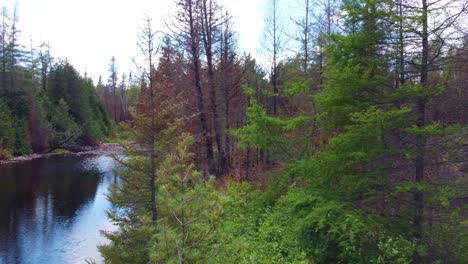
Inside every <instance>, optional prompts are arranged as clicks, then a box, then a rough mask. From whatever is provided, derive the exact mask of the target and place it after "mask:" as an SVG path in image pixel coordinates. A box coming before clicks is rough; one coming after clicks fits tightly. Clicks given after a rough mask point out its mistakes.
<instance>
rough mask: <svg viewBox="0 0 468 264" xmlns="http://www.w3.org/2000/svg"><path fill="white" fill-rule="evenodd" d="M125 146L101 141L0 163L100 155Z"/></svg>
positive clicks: (120, 149)
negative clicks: (94, 145) (91, 144)
mask: <svg viewBox="0 0 468 264" xmlns="http://www.w3.org/2000/svg"><path fill="white" fill-rule="evenodd" d="M122 150H123V148H122V146H121V145H120V144H118V143H101V144H99V145H98V146H96V147H91V146H86V147H83V148H81V149H80V150H79V151H76V152H61V153H34V154H31V155H25V156H18V157H14V158H11V159H8V160H0V165H2V164H10V163H18V162H23V161H29V160H34V159H39V158H44V157H50V156H57V155H77V156H81V155H99V154H112V153H118V152H120V151H122Z"/></svg>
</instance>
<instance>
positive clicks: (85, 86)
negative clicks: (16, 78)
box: [47, 62, 111, 144]
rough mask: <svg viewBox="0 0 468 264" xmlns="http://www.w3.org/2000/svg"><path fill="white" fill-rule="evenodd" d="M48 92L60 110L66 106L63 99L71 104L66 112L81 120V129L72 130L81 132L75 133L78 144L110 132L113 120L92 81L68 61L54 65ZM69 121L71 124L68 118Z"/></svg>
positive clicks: (86, 142)
mask: <svg viewBox="0 0 468 264" xmlns="http://www.w3.org/2000/svg"><path fill="white" fill-rule="evenodd" d="M47 96H48V98H49V99H50V101H51V104H52V105H57V106H58V107H59V108H62V109H60V110H63V103H61V101H62V100H63V101H64V102H65V103H66V105H67V106H68V107H69V109H68V111H67V112H66V113H65V114H69V115H70V116H71V119H73V120H74V121H75V122H76V124H79V128H80V130H74V131H73V132H81V133H80V134H77V135H76V138H77V139H79V142H78V143H79V144H94V143H95V142H96V141H98V140H102V139H104V137H105V136H107V135H108V134H109V133H110V131H111V122H110V120H109V118H108V115H107V114H106V112H105V110H104V107H103V105H102V103H101V102H100V100H99V98H98V96H97V94H96V90H95V88H94V86H93V84H92V81H91V80H90V79H86V78H81V76H80V75H79V73H78V72H77V71H76V70H75V69H74V68H73V66H72V65H70V64H69V63H68V62H62V63H59V64H57V65H55V66H54V67H53V68H52V70H51V72H50V76H49V82H48V87H47ZM60 104H62V106H61V105H60ZM68 119H70V118H68ZM55 121H58V120H55ZM66 122H67V123H68V124H70V122H68V120H67V121H66ZM53 123H54V122H53ZM55 123H56V122H55ZM61 128H63V126H62V127H61ZM70 128H71V127H70ZM68 131H72V130H68ZM61 132H63V129H62V130H61Z"/></svg>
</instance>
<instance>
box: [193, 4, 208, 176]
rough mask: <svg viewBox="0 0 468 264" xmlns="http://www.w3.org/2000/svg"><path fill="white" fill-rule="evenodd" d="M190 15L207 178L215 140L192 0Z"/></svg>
mask: <svg viewBox="0 0 468 264" xmlns="http://www.w3.org/2000/svg"><path fill="white" fill-rule="evenodd" d="M188 15H189V27H190V52H191V55H192V66H193V74H194V79H195V80H194V81H195V92H196V98H197V106H198V111H199V113H198V119H199V120H200V124H201V129H202V140H203V142H202V144H201V154H202V157H201V162H202V169H203V176H204V177H205V179H207V178H208V177H209V174H210V169H211V168H212V164H213V142H212V138H211V135H210V132H209V127H208V121H207V118H206V109H205V104H204V100H203V91H202V86H201V76H200V55H199V43H198V41H197V40H198V32H197V30H196V27H197V26H196V25H195V23H196V21H195V17H194V15H195V10H194V6H193V2H192V0H189V1H188Z"/></svg>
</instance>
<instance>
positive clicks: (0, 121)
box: [0, 100, 15, 159]
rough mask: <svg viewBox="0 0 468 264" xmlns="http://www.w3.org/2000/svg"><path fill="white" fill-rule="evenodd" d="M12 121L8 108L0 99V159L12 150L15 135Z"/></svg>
mask: <svg viewBox="0 0 468 264" xmlns="http://www.w3.org/2000/svg"><path fill="white" fill-rule="evenodd" d="M13 121H14V120H13V117H12V116H11V113H10V110H9V109H8V107H7V106H6V104H5V103H3V102H2V101H1V100H0V159H2V158H7V157H8V156H9V155H10V153H11V151H12V145H13V141H14V136H15V129H14V128H13Z"/></svg>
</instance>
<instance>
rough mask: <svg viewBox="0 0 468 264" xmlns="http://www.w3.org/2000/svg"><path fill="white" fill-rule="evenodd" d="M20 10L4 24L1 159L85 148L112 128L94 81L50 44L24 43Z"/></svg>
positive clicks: (1, 25)
mask: <svg viewBox="0 0 468 264" xmlns="http://www.w3.org/2000/svg"><path fill="white" fill-rule="evenodd" d="M17 22H18V21H17V9H16V8H15V9H14V11H13V13H12V14H9V12H8V9H7V8H6V7H3V11H2V13H1V23H0V30H1V31H0V41H1V45H0V159H5V158H9V157H11V156H17V155H25V154H30V153H32V152H50V151H53V150H55V149H57V148H65V149H79V148H80V147H81V146H84V145H94V144H96V143H97V142H98V141H99V140H102V139H104V137H105V136H107V135H108V134H109V133H110V130H111V128H112V125H111V122H110V121H109V118H108V114H107V113H106V112H105V109H104V107H103V104H102V103H101V100H100V98H99V97H98V96H97V94H96V88H95V86H94V85H93V81H92V80H91V79H90V78H88V77H86V76H85V77H82V76H80V74H79V73H78V72H77V71H76V70H75V69H74V68H73V66H72V65H71V64H70V63H69V62H67V61H66V60H64V61H63V60H54V59H53V58H52V57H51V55H50V51H49V48H48V45H46V44H42V45H41V46H40V47H37V48H36V47H33V46H32V45H31V48H30V49H26V48H25V46H23V45H22V44H21V43H19V41H18V39H19V35H20V33H21V32H20V30H19V29H18V28H17Z"/></svg>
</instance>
